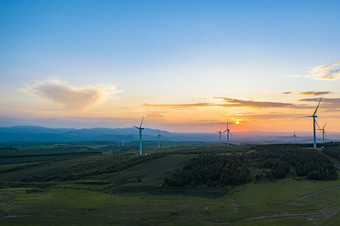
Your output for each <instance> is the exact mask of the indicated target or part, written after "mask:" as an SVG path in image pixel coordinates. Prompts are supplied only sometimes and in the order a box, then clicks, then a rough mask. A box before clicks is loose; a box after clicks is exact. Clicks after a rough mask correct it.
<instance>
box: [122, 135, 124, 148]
mask: <svg viewBox="0 0 340 226" xmlns="http://www.w3.org/2000/svg"><path fill="white" fill-rule="evenodd" d="M122 146H123V147H124V146H125V138H124V137H122Z"/></svg>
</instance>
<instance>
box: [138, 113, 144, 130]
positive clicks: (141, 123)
mask: <svg viewBox="0 0 340 226" xmlns="http://www.w3.org/2000/svg"><path fill="white" fill-rule="evenodd" d="M143 120H144V115H143V118H142V121H141V122H140V126H139V127H142V125H143Z"/></svg>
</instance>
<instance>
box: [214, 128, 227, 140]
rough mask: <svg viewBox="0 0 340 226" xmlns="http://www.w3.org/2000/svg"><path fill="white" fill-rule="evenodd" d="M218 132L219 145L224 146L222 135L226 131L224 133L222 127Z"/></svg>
mask: <svg viewBox="0 0 340 226" xmlns="http://www.w3.org/2000/svg"><path fill="white" fill-rule="evenodd" d="M216 132H217V133H218V135H219V144H222V140H221V135H222V133H225V131H224V132H222V127H221V129H220V131H216Z"/></svg>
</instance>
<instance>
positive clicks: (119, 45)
mask: <svg viewBox="0 0 340 226" xmlns="http://www.w3.org/2000/svg"><path fill="white" fill-rule="evenodd" d="M339 11H340V2H339V1H330V0H328V1H327V0H322V1H321V0H320V1H317V0H308V1H303V0H299V1H289V0H277V1H270V0H266V1H261V0H258V1H252V0H248V1H246V0H240V1H228V0H224V1H217V0H209V1H208V0H206V1H199V0H195V1H190V0H183V1H179V0H178V1H177V0H171V1H166V0H164V1H146V0H139V1H133V0H130V1H105V0H101V1H95V0H81V1H75V0H65V1H63V0H55V1H52V0H49V1H45V0H44V1H39V0H35V1H29V0H20V1H19V0H0V126H15V125H37V126H46V127H52V128H60V127H64V128H92V127H108V128H117V127H131V126H133V125H138V124H139V123H140V120H141V118H142V117H143V116H145V120H144V126H145V127H147V128H155V129H163V130H168V131H173V132H214V131H216V130H219V129H220V128H221V127H223V128H225V124H226V122H227V121H229V122H230V123H232V125H230V126H231V128H232V131H265V132H271V131H272V132H290V131H291V132H292V133H293V131H297V132H300V131H311V130H312V119H311V118H307V117H305V116H310V115H312V114H313V112H314V110H315V108H316V106H317V104H318V101H319V100H320V98H323V99H322V101H321V104H320V108H319V110H318V112H317V115H318V118H317V120H318V123H319V124H320V127H322V126H323V125H324V124H325V123H326V122H328V124H327V127H326V130H327V131H333V132H340V91H339V90H340V89H339V88H340V42H339V37H340V30H339V29H338V26H339V23H340V14H339ZM235 122H239V124H236V123H235Z"/></svg>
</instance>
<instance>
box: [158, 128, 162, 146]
mask: <svg viewBox="0 0 340 226" xmlns="http://www.w3.org/2000/svg"><path fill="white" fill-rule="evenodd" d="M157 137H158V148H161V135H160V134H159V130H158V135H157Z"/></svg>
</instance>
